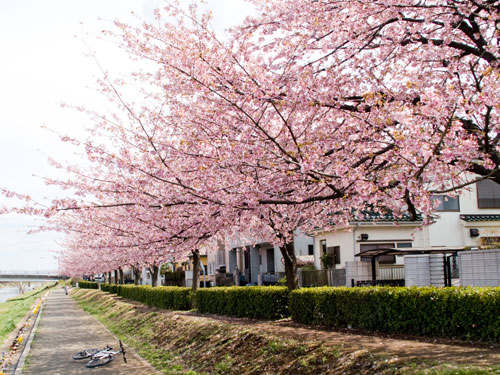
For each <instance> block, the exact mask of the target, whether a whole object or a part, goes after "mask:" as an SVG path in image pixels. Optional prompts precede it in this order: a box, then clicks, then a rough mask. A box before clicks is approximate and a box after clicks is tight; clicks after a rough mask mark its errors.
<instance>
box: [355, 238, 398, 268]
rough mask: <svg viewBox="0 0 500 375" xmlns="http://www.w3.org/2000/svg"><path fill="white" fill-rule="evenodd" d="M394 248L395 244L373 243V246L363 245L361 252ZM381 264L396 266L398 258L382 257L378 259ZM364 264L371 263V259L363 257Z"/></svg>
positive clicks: (392, 256)
mask: <svg viewBox="0 0 500 375" xmlns="http://www.w3.org/2000/svg"><path fill="white" fill-rule="evenodd" d="M391 248H394V243H373V244H361V245H360V251H361V252H363V251H367V250H373V249H391ZM377 260H378V263H379V264H395V263H396V256H395V255H380V256H379V257H377ZM361 261H362V262H369V261H371V258H370V257H361Z"/></svg>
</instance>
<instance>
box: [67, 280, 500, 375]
mask: <svg viewBox="0 0 500 375" xmlns="http://www.w3.org/2000/svg"><path fill="white" fill-rule="evenodd" d="M72 296H73V298H75V300H76V301H77V302H78V303H79V304H80V306H81V307H82V308H83V309H84V310H85V311H87V312H88V313H90V314H92V315H94V316H95V317H96V318H97V319H98V320H100V321H101V322H102V323H103V324H104V325H105V326H107V327H108V328H109V329H110V330H111V331H112V332H113V333H114V334H116V335H117V336H118V337H119V338H120V339H121V340H122V341H124V342H126V343H127V344H128V345H130V346H131V347H133V348H134V349H135V350H136V351H137V352H138V353H139V354H140V355H141V356H142V357H143V358H145V359H146V360H148V361H149V362H150V363H151V364H152V365H153V366H155V367H156V368H157V369H159V370H161V371H162V373H164V374H191V375H194V374H218V375H226V374H227V375H230V374H290V375H291V374H294V375H295V374H303V375H308V374H315V375H316V374H343V375H375V374H377V375H378V374H380V375H389V374H391V375H455V374H456V375H473V374H474V375H486V374H500V366H484V367H482V368H479V367H470V366H467V365H464V364H456V363H437V362H436V361H429V360H421V359H419V358H418V355H416V356H415V357H414V358H412V359H411V360H408V359H406V360H403V359H401V358H400V357H398V356H397V355H389V354H387V355H380V354H373V353H370V352H369V351H367V350H365V349H363V346H362V344H359V347H357V348H353V347H352V346H351V347H349V346H347V345H343V344H342V343H339V344H337V345H333V344H331V343H326V342H324V341H321V340H314V339H300V340H298V339H297V338H293V337H291V336H290V335H286V334H283V332H279V331H278V332H275V333H274V332H273V333H270V332H264V331H262V330H261V329H258V328H256V327H252V325H241V324H239V325H238V324H231V323H230V322H227V321H219V320H215V319H210V318H205V317H197V316H192V315H187V314H183V313H176V312H168V311H160V310H156V309H151V308H148V307H146V306H144V305H142V304H139V303H137V302H131V301H127V300H123V299H121V298H120V297H115V296H113V295H109V294H107V293H103V292H100V291H96V290H75V291H73V292H72Z"/></svg>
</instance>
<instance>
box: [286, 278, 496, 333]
mask: <svg viewBox="0 0 500 375" xmlns="http://www.w3.org/2000/svg"><path fill="white" fill-rule="evenodd" d="M499 311H500V288H470V287H465V288H435V287H425V288H417V287H411V288H403V287H377V288H331V287H323V288H310V289H299V290H295V291H293V292H292V293H290V313H291V316H292V319H293V320H294V321H296V322H299V323H304V324H317V325H321V326H326V327H352V328H360V329H366V330H372V331H383V332H389V333H409V334H415V335H425V336H440V337H459V338H464V339H473V340H487V341H496V342H498V341H500V314H499V313H498V312H499Z"/></svg>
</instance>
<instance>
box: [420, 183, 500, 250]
mask: <svg viewBox="0 0 500 375" xmlns="http://www.w3.org/2000/svg"><path fill="white" fill-rule="evenodd" d="M468 190H469V191H464V192H463V193H462V194H461V195H460V196H459V208H460V211H458V212H457V211H454V212H437V213H436V214H437V215H438V216H439V218H438V220H436V222H435V223H434V224H432V225H430V226H429V227H428V228H427V230H428V233H429V245H426V246H479V245H480V243H481V240H480V238H481V237H500V225H499V223H498V222H494V221H483V222H472V223H466V222H465V221H463V220H461V219H460V214H465V215H491V214H496V215H498V214H500V209H498V208H478V205H477V193H476V185H475V184H473V185H471V186H470V187H469V189H468ZM471 228H477V229H479V233H480V235H479V237H471V236H470V229H471Z"/></svg>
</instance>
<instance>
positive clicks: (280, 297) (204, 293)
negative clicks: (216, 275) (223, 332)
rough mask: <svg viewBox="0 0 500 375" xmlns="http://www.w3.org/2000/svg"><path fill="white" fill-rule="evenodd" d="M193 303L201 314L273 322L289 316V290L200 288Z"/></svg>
mask: <svg viewBox="0 0 500 375" xmlns="http://www.w3.org/2000/svg"><path fill="white" fill-rule="evenodd" d="M194 304H195V307H196V309H197V310H198V311H199V312H201V313H210V314H219V315H230V316H236V317H245V318H255V319H271V320H272V319H281V318H284V317H287V316H290V313H289V311H288V290H287V288H286V287H276V286H260V287H259V286H253V287H218V288H206V289H205V288H204V289H198V291H197V292H196V294H195V296H194Z"/></svg>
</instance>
